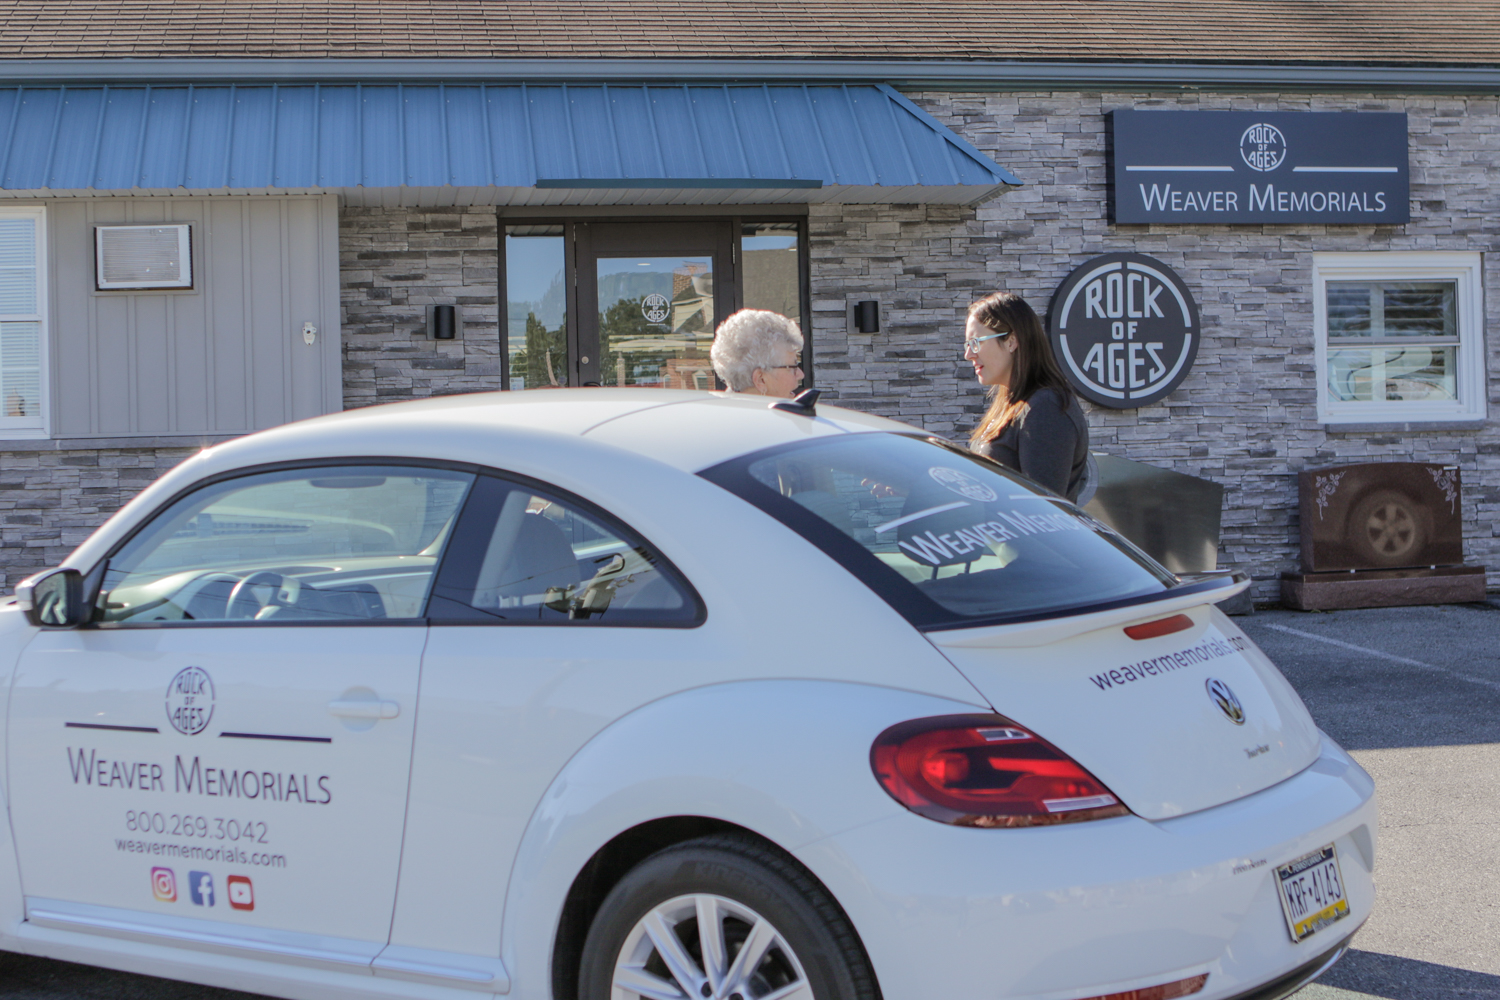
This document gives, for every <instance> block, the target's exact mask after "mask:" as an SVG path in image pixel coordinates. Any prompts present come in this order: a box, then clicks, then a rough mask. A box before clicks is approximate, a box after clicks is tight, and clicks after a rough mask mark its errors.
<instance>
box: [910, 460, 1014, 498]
mask: <svg viewBox="0 0 1500 1000" xmlns="http://www.w3.org/2000/svg"><path fill="white" fill-rule="evenodd" d="M927 474H928V475H929V476H931V477H932V478H933V481H934V482H936V483H938V484H939V485H941V486H943V487H945V488H947V489H950V490H952V491H953V492H954V493H957V494H958V495H959V496H961V497H968V498H969V499H970V500H977V501H979V502H980V503H990V502H992V501H994V500H996V499H998V497H999V494H997V493H996V492H995V491H994V490H992V489H990V488H989V487H988V486H986V485H984V484H983V483H981V482H980V481H979V480H977V479H975V478H974V477H973V476H971V475H969V474H968V473H965V472H959V471H958V470H957V469H949V468H945V467H943V466H941V465H934V466H933V467H932V468H930V469H928V470H927Z"/></svg>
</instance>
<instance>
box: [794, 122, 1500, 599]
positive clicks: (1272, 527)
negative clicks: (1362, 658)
mask: <svg viewBox="0 0 1500 1000" xmlns="http://www.w3.org/2000/svg"><path fill="white" fill-rule="evenodd" d="M912 97H913V100H915V101H916V102H917V103H918V104H919V105H921V106H922V107H923V108H924V109H926V110H927V111H929V112H930V113H931V114H933V115H934V116H935V117H937V118H938V119H939V120H940V121H942V122H943V123H944V124H946V125H948V126H949V127H951V128H953V129H954V130H955V131H956V132H958V133H959V134H960V135H962V136H963V137H964V138H966V139H967V140H968V141H970V142H971V143H973V144H974V145H975V146H977V147H978V148H979V149H981V150H983V151H984V152H985V153H987V154H989V155H990V156H992V157H994V159H995V160H996V161H997V162H999V163H1001V164H1003V165H1004V166H1006V167H1007V168H1009V169H1010V170H1011V171H1013V172H1014V173H1015V174H1016V175H1017V176H1019V177H1020V178H1021V179H1022V180H1024V181H1025V182H1026V186H1025V187H1022V188H1020V189H1018V190H1014V191H1011V192H1009V193H1007V194H1005V195H1002V196H1001V197H999V198H996V199H994V200H992V201H990V202H988V203H987V204H984V205H981V206H979V207H978V208H977V209H962V208H950V207H945V206H926V207H924V206H813V208H812V215H811V219H810V226H811V230H810V231H811V240H812V246H811V250H812V289H813V291H812V297H813V356H814V363H815V365H816V371H817V377H818V384H819V385H820V386H822V387H823V388H825V389H827V390H830V394H831V395H836V396H837V397H838V399H839V401H840V402H841V403H843V404H844V405H848V406H853V407H856V408H858V409H863V410H870V411H874V412H877V413H882V414H886V415H889V416H894V417H899V418H901V419H905V420H909V421H912V422H914V423H918V424H921V425H923V426H924V427H926V428H928V429H929V430H933V431H937V432H941V433H944V434H953V435H956V436H959V437H966V436H967V434H968V431H969V429H970V428H971V427H972V425H973V422H974V420H975V419H976V416H977V414H978V413H980V412H981V410H982V409H983V398H982V396H981V394H980V392H979V390H978V388H977V387H976V386H974V385H973V377H972V374H971V373H970V370H969V367H968V365H967V364H965V363H963V362H962V360H961V357H960V353H961V348H960V344H959V340H960V337H961V331H962V326H963V317H964V311H965V307H966V306H967V304H968V303H969V302H970V301H971V300H973V299H974V298H977V297H978V296H979V295H981V294H983V293H987V292H989V291H993V290H996V289H1002V288H1003V289H1007V290H1011V291H1015V292H1019V293H1021V294H1023V295H1025V296H1026V297H1027V299H1028V300H1029V301H1030V302H1031V303H1032V305H1033V306H1035V307H1036V308H1037V310H1038V312H1043V311H1044V310H1045V309H1046V308H1047V304H1048V300H1049V298H1050V296H1051V294H1052V291H1053V289H1054V288H1056V287H1057V285H1058V284H1059V283H1060V282H1061V281H1062V280H1063V278H1064V277H1065V276H1066V275H1067V274H1068V272H1069V271H1071V270H1072V269H1073V268H1074V267H1075V266H1077V265H1078V264H1080V263H1082V262H1083V261H1085V260H1087V259H1088V258H1090V257H1093V256H1095V255H1097V254H1101V253H1108V252H1111V251H1122V250H1134V251H1139V252H1141V253H1146V254H1150V255H1152V256H1154V257H1158V258H1160V259H1161V260H1164V261H1166V262H1167V263H1168V264H1170V265H1171V266H1172V267H1174V268H1175V269H1177V270H1178V272H1179V273H1181V274H1182V276H1183V278H1184V279H1185V280H1186V281H1187V282H1188V284H1189V285H1190V286H1191V287H1192V288H1194V289H1195V293H1196V295H1197V297H1198V302H1199V307H1200V310H1201V313H1202V323H1203V332H1204V339H1203V343H1202V346H1201V347H1200V349H1199V352H1198V358H1197V362H1196V364H1195V366H1194V368H1193V371H1192V373H1191V374H1190V375H1189V376H1188V377H1187V379H1186V381H1184V382H1183V383H1182V385H1181V386H1180V387H1179V388H1178V389H1177V391H1176V392H1174V393H1173V394H1172V395H1171V396H1170V397H1169V398H1168V399H1167V400H1165V401H1164V402H1163V403H1160V404H1157V405H1155V406H1150V407H1146V408H1143V409H1139V410H1123V411H1121V410H1107V409H1104V408H1102V407H1094V408H1093V409H1092V411H1091V412H1090V414H1089V424H1090V428H1091V435H1092V441H1093V445H1094V447H1095V448H1096V449H1098V450H1102V451H1107V452H1110V453H1112V454H1116V455H1121V456H1124V457H1126V458H1131V459H1135V460H1138V461H1143V462H1149V463H1152V464H1155V465H1160V466H1165V467H1168V468H1172V469H1176V470H1177V471H1179V472H1185V473H1189V474H1191V475H1195V476H1202V477H1204V478H1207V479H1211V480H1214V481H1216V482H1219V483H1222V484H1223V485H1224V486H1225V487H1226V492H1225V500H1224V527H1223V536H1222V537H1223V544H1222V547H1221V553H1220V565H1223V566H1232V567H1234V568H1237V569H1246V570H1249V571H1250V572H1252V573H1253V574H1254V575H1255V576H1256V577H1257V578H1258V582H1257V584H1256V591H1255V592H1256V597H1257V598H1258V599H1274V598H1275V597H1276V596H1277V583H1276V577H1277V576H1278V575H1279V574H1280V573H1281V572H1282V571H1284V570H1295V569H1297V562H1298V555H1297V546H1298V534H1297V530H1298V528H1297V520H1298V517H1297V487H1296V473H1297V472H1299V471H1300V470H1302V469H1304V468H1310V467H1316V466H1321V465H1328V464H1334V463H1338V462H1347V461H1354V462H1358V461H1366V460H1392V461H1394V460H1420V461H1441V462H1446V463H1457V464H1458V465H1459V466H1460V468H1461V469H1462V478H1463V485H1464V489H1463V502H1464V511H1465V519H1466V522H1465V529H1464V532H1465V555H1466V558H1467V559H1468V560H1469V561H1470V562H1481V563H1485V564H1486V565H1488V566H1490V567H1491V577H1490V579H1491V580H1492V581H1496V582H1500V573H1497V572H1496V571H1497V570H1500V565H1497V564H1500V539H1497V535H1500V520H1497V511H1500V433H1497V423H1496V419H1495V416H1496V414H1495V413H1494V412H1493V411H1492V412H1491V419H1490V420H1489V421H1487V422H1486V424H1485V426H1484V427H1483V428H1482V429H1477V430H1476V429H1462V430H1452V429H1449V430H1440V429H1432V430H1421V429H1419V430H1414V431H1405V430H1401V429H1399V428H1397V427H1394V426H1393V427H1392V428H1391V429H1390V430H1389V431H1386V430H1381V431H1379V432H1339V431H1331V430H1325V429H1324V428H1323V426H1322V425H1320V424H1319V423H1318V421H1317V415H1316V392H1317V381H1316V380H1317V377H1318V374H1317V372H1316V370H1315V367H1314V361H1313V332H1312V254H1313V252H1314V251H1371V250H1462V251H1489V250H1492V249H1494V248H1495V245H1496V241H1497V234H1500V221H1497V220H1500V214H1497V212H1500V186H1497V185H1496V184H1495V183H1494V181H1493V179H1492V175H1491V170H1492V165H1493V164H1494V163H1496V162H1500V106H1497V101H1496V99H1495V98H1493V97H1483V98H1478V97H1474V98H1466V97H1415V98H1409V99H1392V98H1389V97H1384V96H1377V95H1364V96H1361V95H1332V96H1311V95H1299V96H1280V97H1278V96H1274V95H1255V94H1246V95H1234V96H1226V95H1209V94H1181V95H1177V94H1174V95H1170V96H1149V95H1148V96H1142V95H1130V94H1104V95H1100V94H1086V93H1038V94H956V93H929V94H916V95H912ZM1145 107H1168V108H1182V109H1203V110H1212V109H1226V110H1266V111H1271V110H1275V111H1305V110H1315V111H1346V110H1351V111H1406V112H1407V114H1408V115H1409V120H1410V128H1411V139H1410V150H1411V181H1412V190H1411V195H1412V218H1413V221H1412V222H1411V223H1409V224H1408V225H1404V226H1320V225H1297V226H1272V225H1260V226H1165V225H1149V226H1143V225H1135V226H1112V225H1110V224H1109V223H1108V221H1107V219H1108V215H1107V205H1106V187H1105V183H1106V170H1105V159H1104V151H1105V118H1104V115H1105V113H1106V112H1107V111H1109V110H1111V109H1114V108H1145ZM1485 283H1486V293H1487V294H1486V297H1485V302H1486V314H1487V315H1486V323H1487V326H1488V327H1489V329H1500V322H1497V320H1500V296H1497V295H1495V294H1494V291H1495V289H1494V284H1493V281H1492V280H1491V279H1490V278H1489V275H1488V273H1487V274H1486V281H1485ZM868 298H876V299H879V300H880V301H881V304H882V329H881V332H880V333H878V334H874V335H860V334H857V333H854V332H853V331H852V329H851V328H850V326H849V324H848V323H847V321H846V308H847V303H849V302H852V301H857V300H860V299H868ZM1486 357H1487V361H1488V366H1489V370H1490V371H1492V372H1493V371H1496V370H1497V369H1500V343H1497V342H1496V340H1495V338H1491V339H1490V342H1489V344H1488V348H1487V352H1486ZM1493 402H1494V401H1493V400H1492V405H1493Z"/></svg>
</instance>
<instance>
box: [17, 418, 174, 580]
mask: <svg viewBox="0 0 1500 1000" xmlns="http://www.w3.org/2000/svg"><path fill="white" fill-rule="evenodd" d="M23 447H24V445H21V444H20V443H12V444H8V445H6V446H5V450H4V451H0V594H8V593H10V592H11V591H12V590H14V589H15V586H16V584H17V583H19V582H20V581H22V580H24V579H25V578H26V577H27V576H29V575H31V574H32V573H35V572H36V571H37V570H39V569H44V568H46V567H48V566H56V565H57V564H58V563H60V562H62V560H63V557H64V556H66V555H67V554H68V553H69V552H71V551H73V549H74V548H76V547H77V546H78V544H79V543H80V542H82V541H83V540H84V539H85V538H87V537H88V536H89V533H90V532H92V531H93V530H94V529H95V528H97V527H98V526H99V525H101V524H103V523H104V521H105V520H106V519H107V518H108V517H109V516H110V515H111V514H113V513H114V512H115V511H117V510H119V509H120V508H121V507H123V506H125V504H126V503H128V502H129V501H130V500H131V499H132V498H133V497H134V496H135V495H136V494H137V493H139V492H140V491H141V490H143V489H145V488H146V487H147V486H149V485H151V483H153V482H155V480H156V479H157V477H158V476H160V475H161V474H162V473H164V472H166V471H167V470H168V469H170V468H172V467H173V466H174V465H176V464H177V463H178V462H181V461H182V460H183V459H185V458H187V457H189V456H190V455H193V454H195V453H197V451H198V449H197V448H196V447H186V448H184V447H181V446H172V447H147V448H141V447H130V448H88V447H78V446H77V444H76V443H74V444H73V445H72V446H70V447H68V448H67V449H66V450H60V449H57V448H55V447H54V446H53V444H52V443H51V442H36V446H35V447H32V448H29V449H26V450H21V449H22V448H23Z"/></svg>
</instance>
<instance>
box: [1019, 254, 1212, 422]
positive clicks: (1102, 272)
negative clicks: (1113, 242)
mask: <svg viewBox="0 0 1500 1000" xmlns="http://www.w3.org/2000/svg"><path fill="white" fill-rule="evenodd" d="M1047 328H1048V333H1049V334H1050V335H1051V337H1052V350H1053V352H1054V353H1055V354H1056V355H1057V358H1058V360H1059V361H1061V362H1062V367H1063V371H1064V372H1065V373H1066V374H1067V376H1068V381H1070V382H1072V383H1073V386H1074V387H1075V388H1076V389H1077V390H1078V391H1079V392H1080V393H1082V394H1083V396H1084V398H1085V399H1089V400H1092V401H1093V402H1095V403H1099V404H1102V405H1104V406H1112V407H1114V408H1115V409H1117V410H1124V409H1130V408H1133V407H1137V406H1148V405H1150V404H1151V403H1154V402H1156V401H1157V400H1159V399H1161V398H1162V397H1163V396H1165V395H1166V394H1167V393H1169V392H1171V391H1172V390H1173V389H1175V388H1177V385H1178V383H1180V382H1181V381H1182V380H1183V379H1184V378H1186V377H1187V373H1188V370H1189V369H1191V368H1192V367H1193V358H1194V357H1196V356H1197V354H1198V340H1199V329H1198V303H1196V302H1194V301H1193V295H1192V293H1191V292H1189V291H1188V288H1187V285H1185V284H1184V283H1183V281H1182V278H1180V277H1178V275H1177V272H1176V271H1173V270H1172V269H1171V268H1170V267H1168V266H1167V265H1165V264H1163V263H1162V262H1161V261H1159V260H1157V259H1156V258H1154V257H1147V256H1145V255H1144V254H1138V253H1108V254H1105V255H1104V256H1102V257H1095V258H1094V259H1093V260H1091V261H1089V262H1088V263H1086V264H1083V265H1082V266H1080V267H1079V268H1078V269H1077V270H1075V271H1074V272H1073V273H1072V274H1070V275H1068V277H1067V280H1065V281H1064V282H1063V283H1062V284H1061V285H1059V286H1058V288H1057V291H1056V292H1055V293H1053V296H1052V308H1051V310H1050V311H1049V313H1048V314H1047Z"/></svg>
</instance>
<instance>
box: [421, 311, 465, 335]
mask: <svg viewBox="0 0 1500 1000" xmlns="http://www.w3.org/2000/svg"><path fill="white" fill-rule="evenodd" d="M427 336H429V337H431V338H432V339H433V340H457V339H458V337H459V318H458V306H428V307H427Z"/></svg>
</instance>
